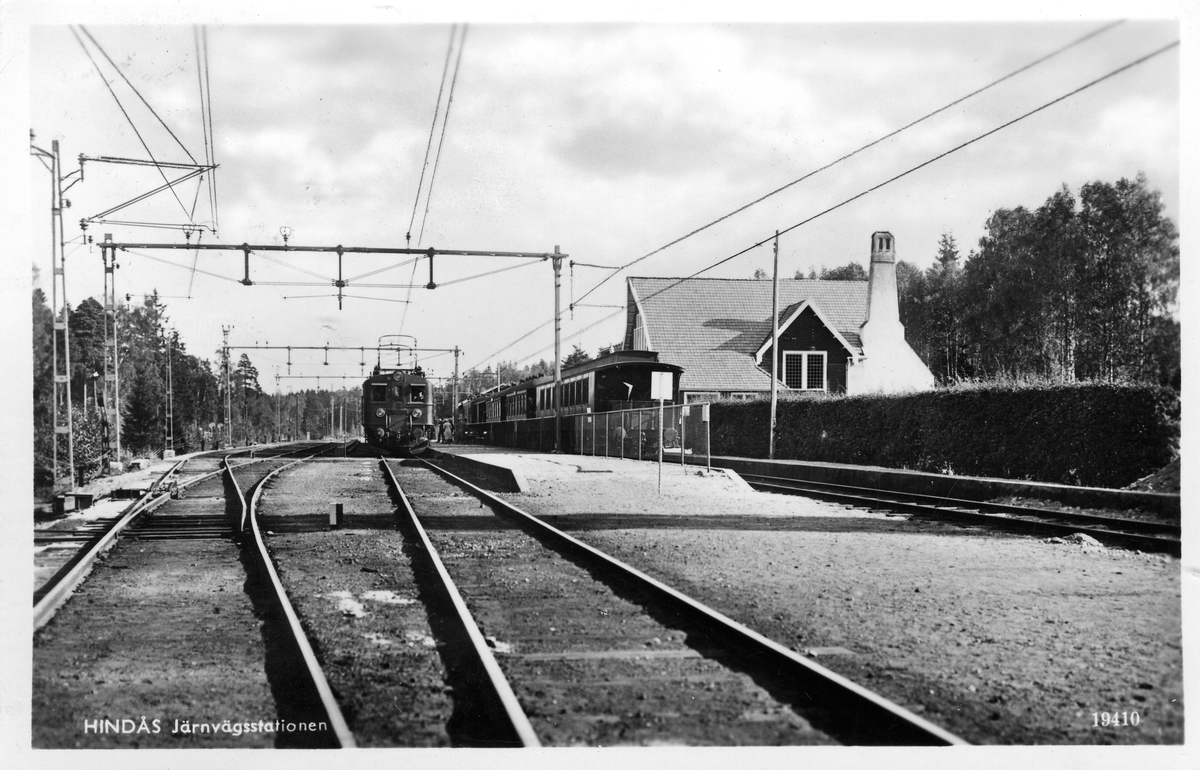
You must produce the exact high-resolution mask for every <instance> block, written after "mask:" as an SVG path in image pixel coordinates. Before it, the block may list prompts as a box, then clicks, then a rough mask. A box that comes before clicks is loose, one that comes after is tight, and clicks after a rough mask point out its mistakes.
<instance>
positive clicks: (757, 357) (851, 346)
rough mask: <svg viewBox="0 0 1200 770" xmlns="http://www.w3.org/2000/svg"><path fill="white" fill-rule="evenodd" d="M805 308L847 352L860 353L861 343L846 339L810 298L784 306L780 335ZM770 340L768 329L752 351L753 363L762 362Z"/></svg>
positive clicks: (769, 345) (781, 315)
mask: <svg viewBox="0 0 1200 770" xmlns="http://www.w3.org/2000/svg"><path fill="white" fill-rule="evenodd" d="M805 310H811V311H812V312H813V314H814V315H816V317H817V320H819V321H820V322H821V323H822V324H824V326H825V328H826V329H829V331H830V332H831V333H832V334H833V336H834V338H835V339H836V340H837V341H838V342H840V343H842V347H844V348H845V349H846V352H847V353H849V354H850V355H852V356H858V355H861V354H862V345H861V343H860V342H859V341H858V340H857V339H856V340H855V342H854V343H851V342H850V341H849V340H848V339H846V337H845V335H843V334H842V333H841V332H840V331H838V330H837V327H835V326H834V325H833V323H832V322H831V321H830V320H829V318H827V317H826V316H825V314H824V313H822V312H821V308H820V306H819V305H817V304H816V303H815V302H813V301H812V300H810V299H806V300H804V301H803V302H797V303H796V304H794V305H792V306H791V307H788V308H784V310H783V312H782V313H780V314H779V334H780V335H781V336H782V335H783V333H784V332H785V331H787V328H788V327H789V326H791V325H792V324H793V323H795V322H796V319H797V318H799V317H800V314H801V313H803V312H804V311H805ZM771 341H772V339H771V330H770V329H768V330H767V338H766V339H765V340H763V342H762V344H761V345H759V346H758V350H756V351H754V363H756V364H761V363H762V357H763V356H764V355H766V352H767V348H769V347H771Z"/></svg>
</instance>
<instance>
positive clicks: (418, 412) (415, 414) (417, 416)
mask: <svg viewBox="0 0 1200 770" xmlns="http://www.w3.org/2000/svg"><path fill="white" fill-rule="evenodd" d="M412 416H413V419H414V420H419V419H421V410H420V409H414V410H412Z"/></svg>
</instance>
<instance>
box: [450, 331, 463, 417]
mask: <svg viewBox="0 0 1200 770" xmlns="http://www.w3.org/2000/svg"><path fill="white" fill-rule="evenodd" d="M461 352H462V351H461V350H459V349H458V345H455V346H454V401H453V402H452V403H451V405H450V424H451V425H454V428H455V432H457V430H458V425H457V421H458V356H459V354H460V353H461Z"/></svg>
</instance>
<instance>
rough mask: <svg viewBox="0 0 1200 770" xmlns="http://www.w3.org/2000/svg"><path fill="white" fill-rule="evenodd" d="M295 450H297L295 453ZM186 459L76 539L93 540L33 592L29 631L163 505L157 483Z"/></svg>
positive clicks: (45, 619) (179, 486)
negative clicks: (113, 516) (106, 520)
mask: <svg viewBox="0 0 1200 770" xmlns="http://www.w3.org/2000/svg"><path fill="white" fill-rule="evenodd" d="M245 451H248V450H240V451H237V452H230V453H229V454H227V455H225V457H223V458H222V461H223V462H224V463H225V464H226V465H228V462H229V457H231V456H233V455H235V454H243V453H244V452H245ZM297 451H298V450H297ZM261 459H271V458H258V459H253V460H250V461H249V462H246V463H241V464H239V465H238V466H237V467H239V468H240V467H243V466H245V465H249V464H251V463H254V462H258V461H259V460H261ZM186 462H187V460H180V461H179V462H177V463H175V464H174V465H172V466H171V467H170V468H168V469H167V471H166V472H165V473H163V474H162V475H161V476H159V478H158V480H157V481H155V482H154V483H153V484H151V485H150V487H149V488H148V489H147V490H146V492H144V493H143V494H142V496H141V497H139V498H138V499H137V500H135V501H133V502H132V503H130V504H129V506H128V507H127V508H126V509H125V510H124V511H123V512H122V513H121V514H120V515H119V516H118V517H117V518H116V519H115V520H114V521H113V522H112V524H111V525H110V526H108V527H107V528H106V529H104V530H103V531H102V532H100V533H98V534H91V535H89V536H87V537H79V538H78V540H82V541H84V542H87V541H88V540H93V539H94V542H93V543H92V545H90V546H88V547H87V548H86V549H85V550H83V551H82V552H81V553H80V554H79V555H78V556H76V557H75V558H74V559H72V561H71V562H70V564H71V566H70V568H69V569H67V571H66V572H63V573H61V574H58V575H55V576H52V577H51V578H50V580H48V581H47V582H46V584H45V585H43V586H42V587H41V588H38V589H37V590H35V591H34V594H33V597H34V598H33V629H34V630H35V631H36V630H38V629H39V628H41V627H42V626H44V625H46V623H48V622H50V618H52V617H54V613H55V612H57V611H58V608H59V607H61V606H62V605H63V604H64V603H65V602H66V601H67V599H68V598H70V596H71V594H72V593H73V592H74V590H75V589H76V588H78V587H79V584H80V583H82V582H83V580H84V578H85V577H86V576H87V574H88V572H89V571H90V570H91V568H92V566H93V565H94V564H95V563H96V559H97V558H99V557H100V555H101V554H103V553H105V552H106V551H108V550H109V549H110V548H111V547H112V546H113V545H114V544H115V543H116V540H117V536H118V535H120V534H121V533H123V532H124V531H125V530H127V529H128V528H129V526H130V525H131V524H133V523H134V521H136V520H138V519H140V518H141V517H142V515H143V514H148V513H151V512H153V511H154V510H155V509H157V508H158V507H159V506H161V505H163V504H164V503H165V502H167V500H169V499H170V498H171V494H170V491H167V492H162V493H158V492H157V490H158V488H159V487H160V486H161V484H162V483H163V482H164V481H165V480H166V479H168V478H169V477H170V476H171V475H173V474H175V473H176V472H177V471H178V470H179V469H180V468H181V467H182V466H183V465H184V464H185V463H186ZM222 472H223V471H221V470H219V469H218V470H215V471H211V472H209V473H204V474H201V475H199V476H197V477H195V478H192V479H187V480H185V481H182V482H179V483H178V484H177V489H187V488H188V487H191V486H193V485H195V484H199V483H200V482H201V481H205V480H207V479H210V478H212V477H213V476H216V475H218V474H220V473H222Z"/></svg>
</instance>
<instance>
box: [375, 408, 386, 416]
mask: <svg viewBox="0 0 1200 770" xmlns="http://www.w3.org/2000/svg"><path fill="white" fill-rule="evenodd" d="M385 414H387V410H386V409H384V408H383V407H382V406H381V407H379V408H378V409H376V410H375V416H376V417H383V416H384V415H385Z"/></svg>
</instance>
